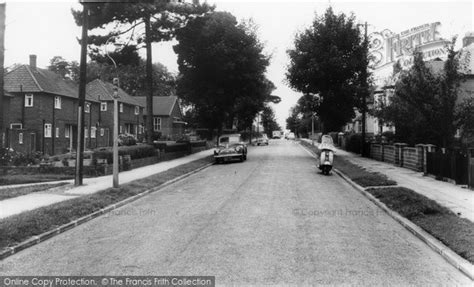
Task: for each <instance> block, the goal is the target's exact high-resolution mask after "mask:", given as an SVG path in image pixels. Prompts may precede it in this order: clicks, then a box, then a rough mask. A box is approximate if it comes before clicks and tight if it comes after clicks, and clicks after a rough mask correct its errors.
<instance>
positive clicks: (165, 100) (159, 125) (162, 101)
mask: <svg viewBox="0 0 474 287" xmlns="http://www.w3.org/2000/svg"><path fill="white" fill-rule="evenodd" d="M135 98H136V99H137V100H138V101H139V102H140V103H141V104H142V106H143V107H144V108H145V111H146V97H135ZM143 118H146V115H145V116H144V117H143ZM185 125H186V123H185V122H184V121H183V112H182V111H181V107H180V105H179V101H178V97H176V96H156V97H153V131H154V133H155V135H154V138H157V137H159V138H166V139H178V138H179V137H180V136H181V135H183V133H184V126H185Z"/></svg>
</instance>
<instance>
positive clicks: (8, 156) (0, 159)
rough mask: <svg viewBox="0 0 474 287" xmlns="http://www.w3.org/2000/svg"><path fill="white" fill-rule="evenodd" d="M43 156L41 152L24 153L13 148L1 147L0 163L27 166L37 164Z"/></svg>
mask: <svg viewBox="0 0 474 287" xmlns="http://www.w3.org/2000/svg"><path fill="white" fill-rule="evenodd" d="M41 158H42V154H41V153H40V152H36V153H32V154H24V153H21V152H17V151H14V150H13V149H12V148H2V149H0V165H2V166H7V165H14V166H27V165H34V164H37V163H38V162H39V161H40V160H41Z"/></svg>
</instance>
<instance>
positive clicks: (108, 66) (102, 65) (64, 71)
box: [48, 52, 176, 96]
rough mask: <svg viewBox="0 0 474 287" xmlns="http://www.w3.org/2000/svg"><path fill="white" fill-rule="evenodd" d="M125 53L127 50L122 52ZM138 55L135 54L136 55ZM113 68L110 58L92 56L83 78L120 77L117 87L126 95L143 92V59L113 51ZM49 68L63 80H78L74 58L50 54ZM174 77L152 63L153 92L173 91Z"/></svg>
mask: <svg viewBox="0 0 474 287" xmlns="http://www.w3.org/2000/svg"><path fill="white" fill-rule="evenodd" d="M126 53H127V54H129V53H128V52H126ZM137 56H138V55H137ZM113 59H117V60H116V64H117V67H115V66H114V65H113V64H112V63H111V61H110V59H109V58H108V57H106V56H103V55H99V54H98V55H95V56H94V57H93V61H91V62H89V63H87V80H86V82H90V81H92V80H94V79H101V80H103V81H107V82H112V80H113V78H115V77H119V78H120V86H121V88H122V89H123V90H124V91H126V92H127V93H128V94H129V95H132V96H141V95H144V94H146V92H147V83H146V80H147V79H146V73H145V61H144V60H143V59H140V58H134V57H133V53H132V57H126V56H124V54H122V53H114V57H113ZM48 69H49V70H50V71H53V72H55V73H57V74H59V75H61V76H62V77H63V78H64V79H69V80H73V81H75V82H76V83H78V82H79V64H78V63H77V62H76V61H71V62H68V61H66V60H65V59H64V58H63V57H61V56H54V57H53V58H52V59H51V60H50V65H49V66H48ZM175 84H176V78H175V76H174V75H173V74H172V73H170V72H168V69H167V68H166V67H165V66H164V65H162V64H160V63H155V64H153V86H154V87H155V88H154V89H153V95H154V96H169V95H172V94H174V92H175Z"/></svg>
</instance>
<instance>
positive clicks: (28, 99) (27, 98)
mask: <svg viewBox="0 0 474 287" xmlns="http://www.w3.org/2000/svg"><path fill="white" fill-rule="evenodd" d="M32 106H33V94H26V95H25V107H32Z"/></svg>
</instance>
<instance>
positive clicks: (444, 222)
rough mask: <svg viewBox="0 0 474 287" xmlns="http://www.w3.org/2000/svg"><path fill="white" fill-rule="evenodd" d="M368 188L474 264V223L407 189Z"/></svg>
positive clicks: (402, 214) (391, 207)
mask: <svg viewBox="0 0 474 287" xmlns="http://www.w3.org/2000/svg"><path fill="white" fill-rule="evenodd" d="M367 191H368V192H370V193H371V194H372V195H373V196H375V197H376V198H377V199H378V200H380V201H381V202H383V203H384V204H385V205H386V206H387V207H389V208H390V209H392V210H394V211H396V212H398V213H399V214H400V215H401V216H403V217H405V218H407V219H409V220H410V221H412V222H413V223H415V224H416V225H418V226H420V227H421V228H423V229H424V230H425V231H426V232H428V233H429V234H431V235H433V236H434V237H435V238H437V239H438V240H440V241H441V242H443V243H444V244H445V245H446V246H448V247H449V248H451V249H452V250H453V251H454V252H456V253H457V254H459V255H460V256H461V257H463V258H465V259H466V260H468V261H469V262H471V263H474V223H472V222H471V221H469V220H468V219H465V218H461V217H459V216H457V215H456V214H455V213H453V212H452V211H451V210H449V209H447V208H445V207H443V206H441V205H439V204H438V203H436V202H435V201H433V200H431V199H429V198H427V197H425V196H423V195H421V194H418V193H416V192H414V191H413V190H410V189H408V188H404V187H386V188H377V189H370V188H369V189H367Z"/></svg>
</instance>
